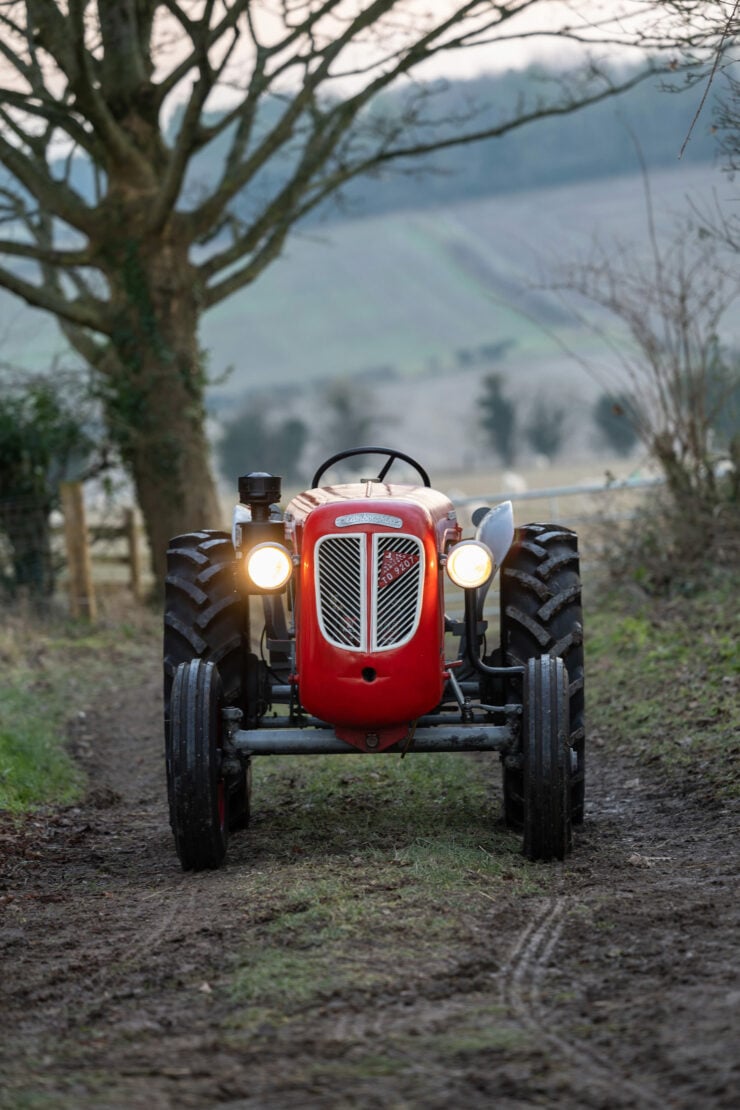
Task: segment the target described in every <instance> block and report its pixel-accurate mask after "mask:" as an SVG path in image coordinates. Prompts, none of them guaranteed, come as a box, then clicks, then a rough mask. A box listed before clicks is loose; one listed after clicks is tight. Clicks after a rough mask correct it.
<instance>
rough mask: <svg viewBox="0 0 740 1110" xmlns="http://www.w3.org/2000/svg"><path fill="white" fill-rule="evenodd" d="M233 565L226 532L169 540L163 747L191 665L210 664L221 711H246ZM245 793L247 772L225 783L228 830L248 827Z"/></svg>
mask: <svg viewBox="0 0 740 1110" xmlns="http://www.w3.org/2000/svg"><path fill="white" fill-rule="evenodd" d="M234 562H235V560H234V547H233V544H232V542H231V536H230V535H229V533H228V532H217V531H206V530H204V531H201V532H188V533H185V534H184V535H182V536H175V537H174V539H172V540H170V544H169V547H168V549H167V577H166V579H165V612H164V729H165V741H166V740H167V737H168V735H169V724H170V699H171V694H172V684H173V682H174V678H175V673H176V671H177V668H178V666H179V665H180V664H181V663H187V662H189V661H190V660H191V659H203V660H207V661H208V662H211V663H214V664H215V665H216V666H217V667H218V673H219V676H220V678H221V683H222V686H223V697H224V705H235V706H238V707H239V708H240V709H242V710H245V709H246V705H245V697H246V691H245V689H244V687H245V674H244V672H245V666H246V662H245V660H246V651H247V648H246V641H247V635H248V621H247V610H246V604H247V603H246V600H245V599H243V598H242V597H241V596H240V595H239V594H238V593H237V591H236V585H235V582H234ZM249 787H250V775H249V770H248V769H247V771H246V773H245V774H244V775H240V776H235V777H234V778H233V779H232V780H231V781H230V783H229V791H230V794H231V805H230V820H231V827H232V828H243V827H245V826H246V825H247V824H248V823H249V793H250V790H249ZM170 803H171V799H170Z"/></svg>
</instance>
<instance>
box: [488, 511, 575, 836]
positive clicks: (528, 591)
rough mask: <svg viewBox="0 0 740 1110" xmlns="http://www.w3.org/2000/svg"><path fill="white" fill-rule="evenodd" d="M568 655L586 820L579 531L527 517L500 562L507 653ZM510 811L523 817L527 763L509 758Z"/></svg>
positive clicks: (508, 658)
mask: <svg viewBox="0 0 740 1110" xmlns="http://www.w3.org/2000/svg"><path fill="white" fill-rule="evenodd" d="M545 654H547V655H552V656H555V657H557V658H561V659H562V660H563V662H564V663H565V666H566V669H567V672H568V700H569V709H570V745H571V747H572V749H573V751H574V752H575V753H576V759H577V765H576V767H575V769H574V771H573V774H572V779H571V818H572V822H573V824H574V825H580V824H582V823H583V816H584V801H585V783H586V734H585V725H584V661H583V610H582V607H581V579H580V573H579V558H578V537H577V536H576V533H575V532H573V531H571V530H570V529H569V528H563V527H561V526H559V525H555V524H525V525H523V526H522V527H520V528H517V529H516V532H515V535H514V542H513V544H512V546H511V549H510V551H509V553H508V555H507V556H506V559H505V560H504V563H503V566H502V568H501V656H502V659H503V661H504V663H505V664H506V665H509V666H521V665H524V664H526V663H527V661H528V660H529V659H532V658H536V657H537V656H540V655H545ZM503 775H504V818H505V820H506V823H507V825H509V826H510V827H512V828H521V827H522V822H523V817H524V814H523V784H522V772H521V769H519V768H515V767H507V766H506V764H504V772H503Z"/></svg>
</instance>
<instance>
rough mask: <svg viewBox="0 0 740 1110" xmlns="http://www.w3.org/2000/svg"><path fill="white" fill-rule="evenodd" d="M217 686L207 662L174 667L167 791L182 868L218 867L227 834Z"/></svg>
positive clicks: (220, 704)
mask: <svg viewBox="0 0 740 1110" xmlns="http://www.w3.org/2000/svg"><path fill="white" fill-rule="evenodd" d="M223 705H224V700H223V686H222V683H221V679H220V677H219V672H218V670H217V669H216V667H215V666H214V664H213V663H206V662H204V661H203V660H202V659H192V660H191V661H190V662H189V663H181V664H180V666H179V667H178V668H177V671H176V672H175V679H174V682H173V684H172V697H171V702H170V721H169V737H168V741H167V745H166V753H167V787H168V790H167V793H168V796H169V799H170V824H171V826H172V831H173V833H174V836H175V850H176V851H177V855H178V858H179V860H180V863H181V864H182V867H183V870H184V871H203V870H205V869H206V868H209V867H210V868H214V867H219V866H220V864H221V863H222V862H223V859H224V856H225V855H226V847H227V844H228V839H229V790H228V786H227V783H226V781H225V780H224V776H223V774H222V771H221V762H222V754H223V753H222V741H223V721H222V716H221V711H222V709H223Z"/></svg>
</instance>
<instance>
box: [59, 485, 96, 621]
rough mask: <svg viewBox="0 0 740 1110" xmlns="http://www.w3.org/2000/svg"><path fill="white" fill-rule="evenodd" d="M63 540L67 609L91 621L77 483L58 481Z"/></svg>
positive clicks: (90, 588) (87, 550) (84, 533)
mask: <svg viewBox="0 0 740 1110" xmlns="http://www.w3.org/2000/svg"><path fill="white" fill-rule="evenodd" d="M59 492H60V495H61V499H62V512H63V513H64V543H65V547H66V550H67V570H68V574H69V610H70V613H71V614H72V616H73V617H82V618H83V619H84V620H89V621H94V620H95V618H96V616H97V611H96V606H95V594H94V593H93V585H92V567H91V562H90V545H89V543H88V537H87V523H86V521H85V502H84V500H83V497H82V483H81V482H61V483H60V486H59Z"/></svg>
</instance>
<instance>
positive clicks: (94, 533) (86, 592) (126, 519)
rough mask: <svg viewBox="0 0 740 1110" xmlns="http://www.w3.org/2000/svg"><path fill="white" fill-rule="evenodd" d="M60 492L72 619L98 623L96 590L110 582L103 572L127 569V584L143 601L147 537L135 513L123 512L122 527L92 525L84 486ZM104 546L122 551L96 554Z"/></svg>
mask: <svg viewBox="0 0 740 1110" xmlns="http://www.w3.org/2000/svg"><path fill="white" fill-rule="evenodd" d="M60 491H61V502H62V513H63V516H64V527H63V536H64V548H65V555H66V561H67V574H66V580H67V590H68V594H69V609H70V613H71V615H72V616H73V617H80V618H82V619H84V620H90V621H94V620H95V618H96V615H97V605H96V600H95V588H96V585H97V586H100V585H101V584H103V583H104V582H106V578H105V570H104V569H103V568H109V567H111V566H122V567H126V568H127V572H128V573H127V575H126V584H127V585H128V588H129V589H130V590H131V593H132V594H133V596H134V598H136V599H137V600H138V599H140V598H141V597H142V580H143V573H142V557H141V547H142V543H143V535H142V531H141V528H140V527H139V524H138V522H137V518H136V512H135V511H134V509H132V508H130V507H129V508H124V509H123V510H122V511H121V523H120V524H108V523H105V524H91V523H90V522H89V521H88V519H87V515H86V512H85V502H84V497H83V489H82V485H81V483H79V482H63V483H62V485H61V487H60ZM101 542H105V543H106V544H107V545H109V546H113V547H114V548H116V547H117V548H118V550H113V551H110V550H108V551H106V552H101V551H100V550H96V547H98V546H99V544H100V543H101Z"/></svg>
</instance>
